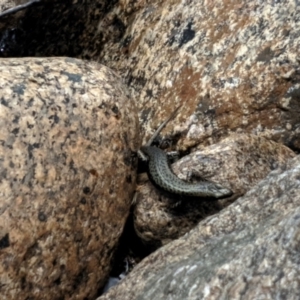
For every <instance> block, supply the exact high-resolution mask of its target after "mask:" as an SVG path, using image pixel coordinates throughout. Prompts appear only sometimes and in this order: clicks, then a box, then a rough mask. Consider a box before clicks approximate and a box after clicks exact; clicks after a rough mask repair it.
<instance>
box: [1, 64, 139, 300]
mask: <svg viewBox="0 0 300 300" xmlns="http://www.w3.org/2000/svg"><path fill="white" fill-rule="evenodd" d="M0 78H1V79H0V89H1V98H0V114H1V118H0V127H1V133H0V170H1V173H0V191H1V192H0V260H1V264H0V283H1V284H0V295H1V299H45V300H47V299H51V300H52V299H94V297H95V296H96V293H97V290H98V288H99V287H100V286H101V285H102V284H103V283H104V280H105V278H106V276H107V274H108V272H109V269H110V259H111V257H112V255H113V253H114V249H115V247H116V244H117V242H118V239H119V237H120V235H121V233H122V230H123V226H124V223H125V220H126V218H127V216H128V213H129V208H130V204H131V198H132V194H133V191H134V188H135V176H136V175H135V174H136V161H135V157H136V156H135V155H134V153H135V151H136V150H137V147H138V139H137V138H138V136H137V134H138V130H137V129H138V126H137V125H138V124H137V117H136V111H135V108H134V102H133V101H132V100H131V99H130V98H128V97H127V94H126V88H125V87H124V86H123V85H122V83H121V81H120V78H119V77H118V76H117V75H116V74H115V73H114V72H113V71H112V70H110V69H108V68H106V67H104V66H102V65H99V64H96V63H89V62H83V61H80V60H77V59H70V58H24V59H1V61H0Z"/></svg>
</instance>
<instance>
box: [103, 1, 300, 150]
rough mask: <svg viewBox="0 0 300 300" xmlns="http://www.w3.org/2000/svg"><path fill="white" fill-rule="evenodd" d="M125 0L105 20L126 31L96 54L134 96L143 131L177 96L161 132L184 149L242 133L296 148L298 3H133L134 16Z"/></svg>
mask: <svg viewBox="0 0 300 300" xmlns="http://www.w3.org/2000/svg"><path fill="white" fill-rule="evenodd" d="M122 2H125V1H121V3H120V4H119V6H116V7H115V9H114V10H113V11H111V13H110V18H112V16H113V15H114V14H116V15H118V16H119V18H120V19H121V20H122V21H123V23H124V24H125V26H126V30H125V31H124V34H123V36H122V38H119V39H118V38H116V36H114V38H111V39H110V40H108V41H107V42H106V43H105V44H104V45H103V49H102V51H101V53H100V55H99V59H100V61H101V62H102V63H103V64H105V65H108V66H110V67H112V68H113V69H115V70H118V72H119V73H120V74H122V76H123V77H124V78H126V80H127V82H128V84H129V85H130V86H131V88H132V93H133V95H138V99H139V103H138V105H139V108H140V119H141V120H142V122H143V127H144V129H145V130H146V132H147V135H149V132H150V131H151V130H153V128H154V127H157V126H158V124H159V123H160V122H161V120H162V119H165V118H166V117H167V116H169V114H170V111H172V110H173V108H174V107H175V106H177V105H178V104H179V103H182V104H184V107H183V110H181V113H180V114H179V116H178V118H177V120H176V122H175V123H174V122H173V123H172V124H170V125H169V127H168V128H167V129H166V131H165V132H166V133H170V132H171V131H173V132H177V133H181V134H182V137H181V139H180V140H179V143H178V146H179V147H180V148H182V149H183V148H187V147H189V146H192V145H194V144H198V143H200V142H201V143H202V144H203V145H204V144H212V143H215V142H217V141H219V140H220V139H222V138H224V137H225V136H227V135H228V134H229V133H231V132H241V133H257V134H259V135H262V136H266V137H268V138H271V139H273V140H275V141H278V142H282V143H284V144H286V145H287V146H290V147H292V148H293V149H297V150H298V151H299V150H300V142H299V141H300V121H299V120H300V119H299V112H300V101H299V98H300V97H299V94H300V92H299V91H300V68H299V44H300V18H299V15H300V5H299V1H295V0H282V1H271V0H270V1H260V0H251V1H223V0H219V1H210V0H201V1H199V0H197V1H195V0H194V1H171V0H169V1H150V2H149V1H138V4H135V6H137V5H138V6H139V10H137V11H135V12H134V13H133V15H132V16H131V18H128V16H127V15H126V11H125V12H123V10H121V9H120V7H121V6H122ZM126 2H127V7H128V8H129V7H132V6H133V5H134V2H135V1H129V3H128V1H126ZM106 18H107V19H108V16H107V17H106ZM102 23H103V22H102ZM102 23H100V24H102ZM104 24H105V23H104ZM111 27H112V26H111ZM104 28H105V26H103V30H104ZM174 124H177V125H176V126H175V127H174Z"/></svg>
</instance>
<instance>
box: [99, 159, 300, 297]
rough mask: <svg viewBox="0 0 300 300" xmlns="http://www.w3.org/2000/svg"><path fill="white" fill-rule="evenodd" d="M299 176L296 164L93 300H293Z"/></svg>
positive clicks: (299, 239)
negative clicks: (96, 299)
mask: <svg viewBox="0 0 300 300" xmlns="http://www.w3.org/2000/svg"><path fill="white" fill-rule="evenodd" d="M299 174H300V156H297V157H295V158H294V159H292V160H290V161H289V162H288V163H287V165H285V166H282V167H281V168H279V169H277V170H274V171H272V172H271V173H270V174H269V175H268V176H267V177H266V178H265V179H264V180H263V181H261V182H260V183H259V184H257V185H256V186H255V187H254V188H253V189H251V190H250V191H249V192H248V193H247V194H246V195H245V196H244V197H241V198H240V199H238V200H237V201H236V202H235V203H233V204H232V205H230V206H228V207H227V208H225V209H224V210H223V211H221V212H220V213H219V214H218V215H215V216H211V217H208V218H207V219H206V220H204V221H202V222H200V223H199V225H198V226H197V227H196V228H195V229H193V230H192V231H190V232H189V233H188V234H186V235H185V236H183V237H181V238H180V239H178V240H176V241H173V242H171V243H169V244H168V245H166V246H164V247H162V248H161V249H159V250H158V251H156V252H154V253H153V254H152V255H150V256H149V257H147V258H146V259H144V260H143V261H142V262H141V263H140V264H139V265H137V266H136V268H135V269H134V270H133V271H132V272H131V273H130V274H129V275H128V277H126V278H125V279H124V280H123V281H122V282H121V283H120V284H119V285H118V286H116V287H114V288H112V289H111V290H110V291H108V293H107V294H105V295H103V296H102V297H100V298H98V300H104V299H107V300H108V299H116V300H119V299H120V300H121V299H122V300H129V299H130V300H134V299H161V300H162V299H178V300H182V299H193V300H195V299H270V300H273V299H291V300H296V299H299V297H300V281H299V263H300V253H299V245H300V176H299Z"/></svg>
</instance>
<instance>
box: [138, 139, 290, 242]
mask: <svg viewBox="0 0 300 300" xmlns="http://www.w3.org/2000/svg"><path fill="white" fill-rule="evenodd" d="M294 156H295V154H294V152H293V151H292V150H290V149H289V148H287V147H285V146H284V145H281V144H278V143H275V142H273V141H270V140H267V139H265V138H262V137H257V136H253V135H239V134H235V135H232V136H230V137H228V138H226V139H224V140H223V141H221V142H220V143H218V144H215V145H212V146H209V147H207V148H205V149H204V150H202V151H196V152H193V153H191V154H190V155H187V156H185V157H183V158H182V159H181V160H179V161H177V162H176V163H174V164H173V170H174V172H175V173H176V174H177V175H178V176H179V177H180V178H182V179H186V177H187V175H188V172H191V171H192V173H193V175H194V176H195V175H196V176H198V181H199V180H201V179H199V177H201V178H203V179H206V180H210V181H213V182H217V183H219V184H222V185H223V186H224V187H227V188H229V189H231V190H232V191H233V193H234V194H233V195H232V196H231V197H229V198H227V199H221V200H217V201H214V200H212V199H210V200H205V199H201V198H198V199H182V200H181V199H174V196H169V197H168V196H166V195H163V194H161V193H160V191H158V190H157V189H156V188H155V187H154V186H153V185H152V184H151V183H150V182H149V181H148V180H147V181H144V182H143V183H141V184H139V185H138V196H137V201H136V205H135V208H134V227H135V230H136V232H137V234H138V236H139V237H140V238H141V239H142V240H143V241H144V243H147V244H149V245H152V246H154V247H155V246H160V245H162V244H166V243H167V242H169V241H171V240H174V239H176V238H178V237H180V236H182V235H183V234H185V233H186V232H188V231H189V230H190V229H192V228H193V227H195V225H196V224H197V223H198V222H199V221H200V220H202V219H204V218H205V217H207V216H209V215H211V214H214V213H216V212H218V211H220V210H221V209H222V208H224V207H225V206H228V205H229V204H230V203H232V202H233V201H234V200H235V199H237V198H238V197H240V196H241V195H243V194H245V193H246V192H247V191H248V190H250V189H251V188H252V187H253V186H255V185H256V184H257V183H258V182H259V181H260V180H262V179H263V178H265V177H266V175H267V174H268V173H269V172H271V171H272V170H274V169H276V168H278V167H280V166H282V165H283V164H284V163H285V162H287V160H288V159H290V158H292V157H294ZM196 182H197V178H196Z"/></svg>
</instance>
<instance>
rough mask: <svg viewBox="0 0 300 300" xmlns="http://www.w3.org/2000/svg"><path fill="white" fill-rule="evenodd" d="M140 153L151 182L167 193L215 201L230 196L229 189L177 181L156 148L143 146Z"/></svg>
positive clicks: (204, 182)
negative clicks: (145, 163) (145, 156)
mask: <svg viewBox="0 0 300 300" xmlns="http://www.w3.org/2000/svg"><path fill="white" fill-rule="evenodd" d="M141 151H142V152H143V153H144V154H145V155H147V157H148V176H149V177H150V179H151V181H152V182H153V183H154V184H155V185H157V186H158V187H160V188H161V189H163V190H165V191H167V192H169V193H173V194H176V195H181V196H188V197H203V198H217V199H218V198H223V197H226V196H230V195H231V194H232V192H231V191H230V190H229V189H227V188H224V187H222V186H221V185H219V184H216V183H213V182H209V181H203V182H200V183H189V182H186V181H183V180H181V179H179V178H178V177H177V176H176V175H175V174H174V173H173V172H172V170H171V169H170V166H169V163H168V159H167V156H166V154H165V152H164V151H162V150H161V149H159V148H157V147H152V146H144V147H142V148H141Z"/></svg>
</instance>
